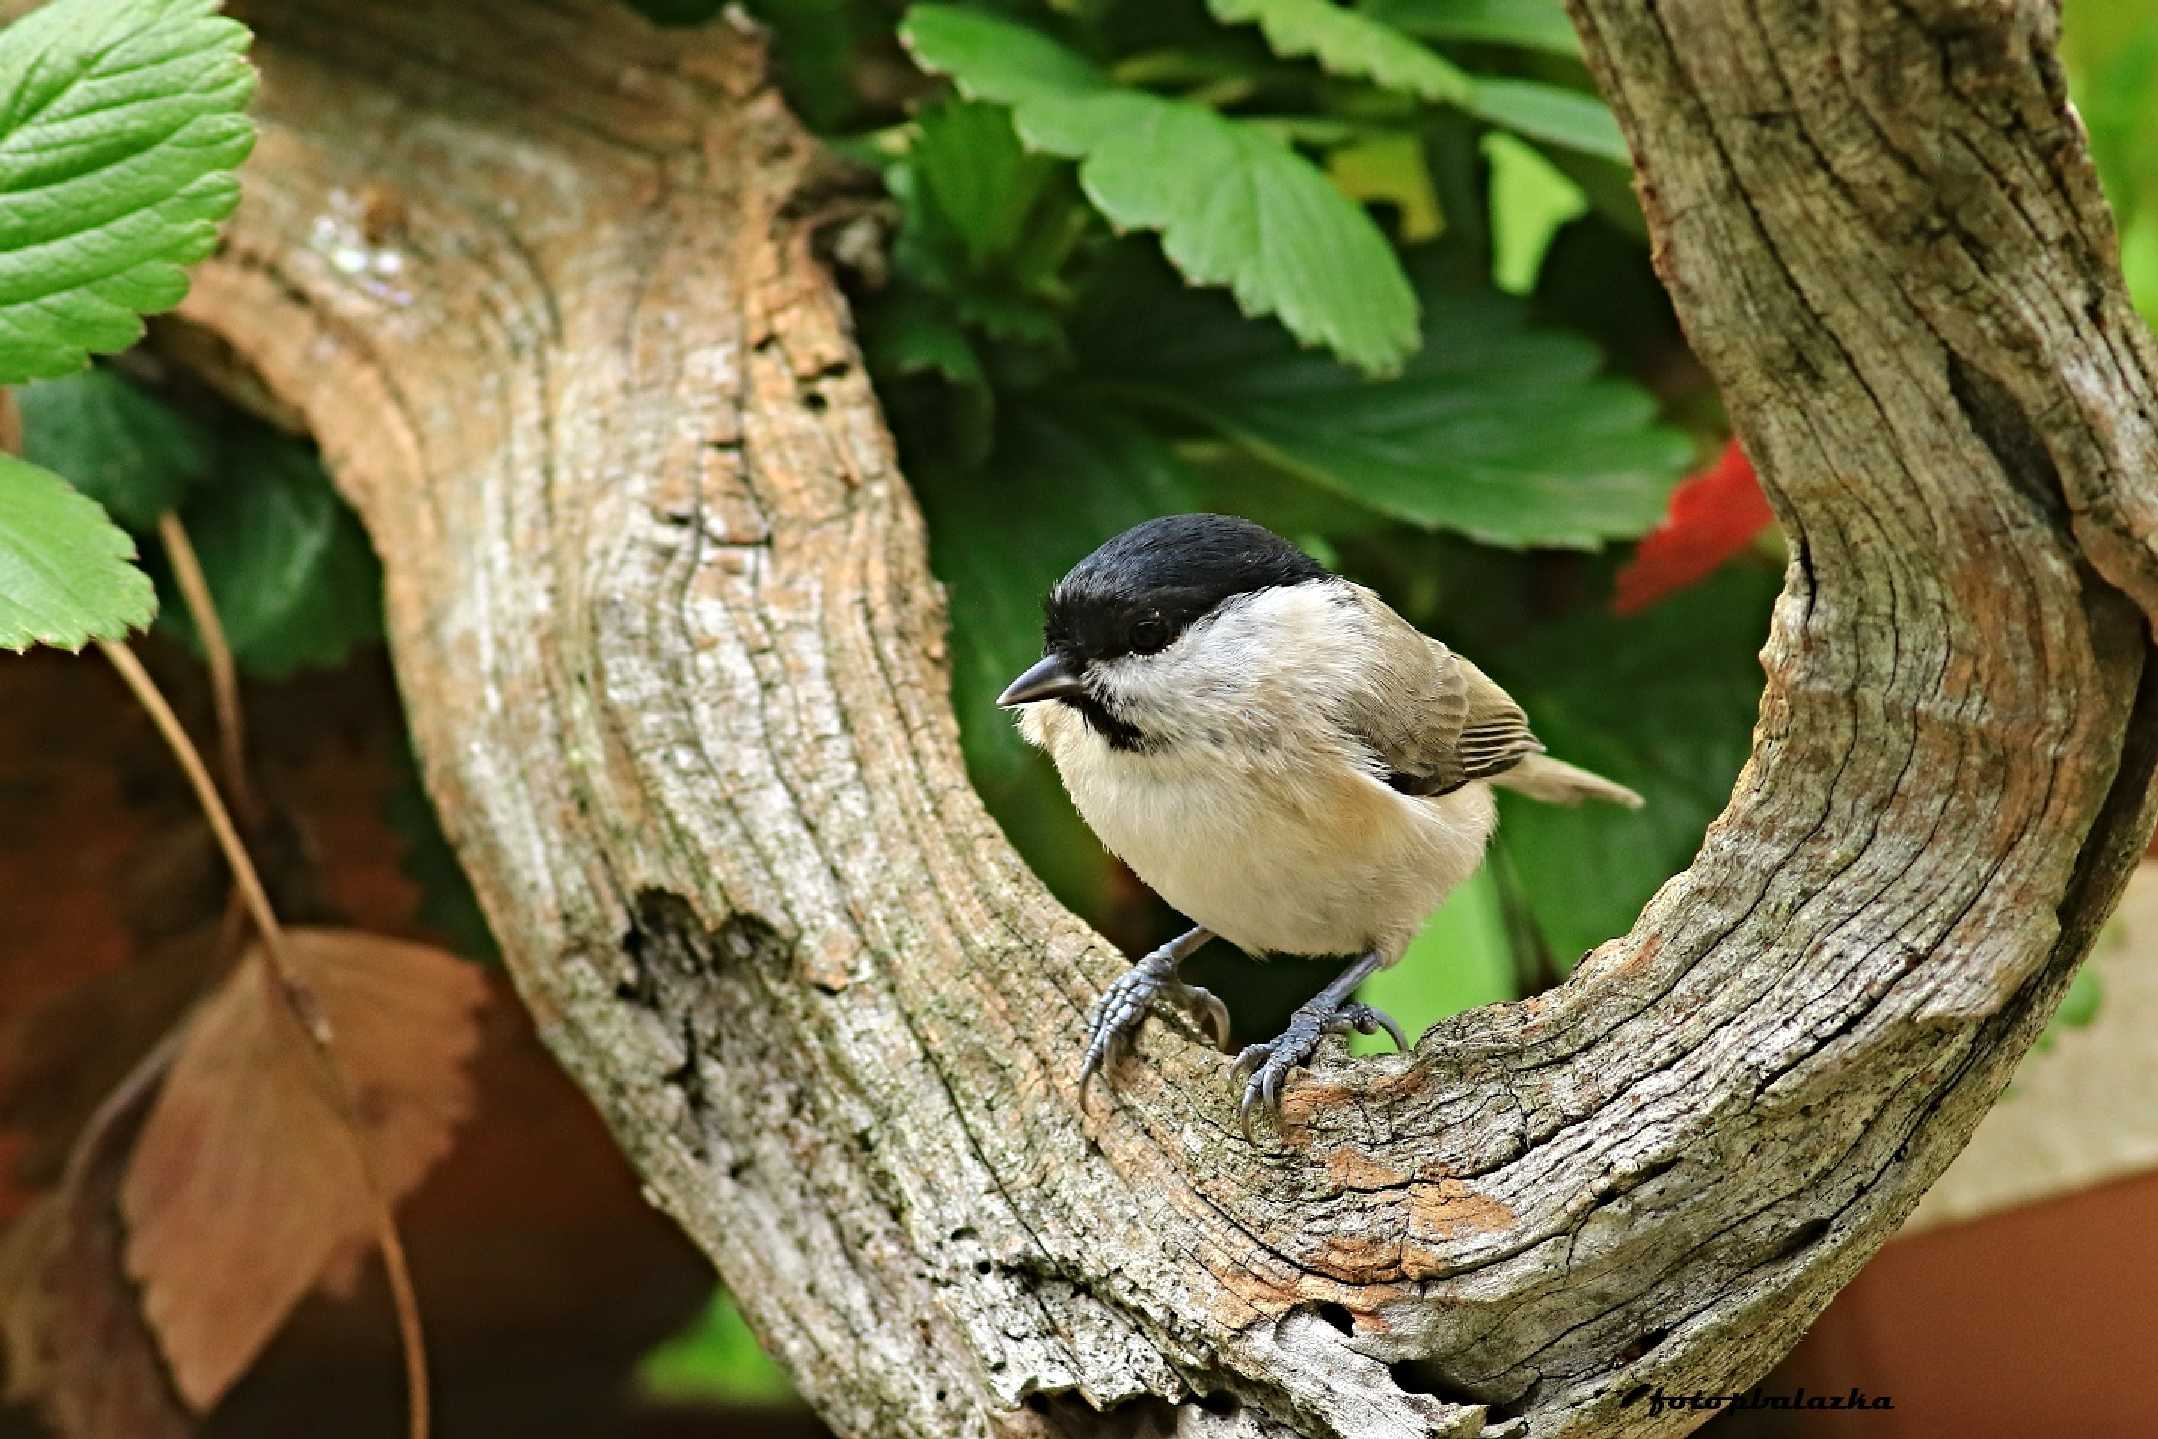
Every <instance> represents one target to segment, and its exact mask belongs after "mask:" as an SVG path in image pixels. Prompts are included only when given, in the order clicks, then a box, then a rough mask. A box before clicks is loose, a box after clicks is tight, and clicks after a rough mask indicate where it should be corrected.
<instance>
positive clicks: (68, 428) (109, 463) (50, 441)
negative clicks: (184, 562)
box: [16, 370, 213, 530]
mask: <svg viewBox="0 0 2158 1439" xmlns="http://www.w3.org/2000/svg"><path fill="white" fill-rule="evenodd" d="M16 398H17V400H18V401H19V402H20V404H21V406H22V420H23V451H22V452H23V458H24V459H26V460H29V461H31V462H32V463H33V464H39V465H43V466H44V467H45V468H47V469H49V470H52V471H53V472H54V473H56V474H62V475H65V476H67V478H68V480H69V481H70V482H71V483H73V484H74V486H75V488H76V489H78V490H81V491H82V492H83V493H84V494H86V495H88V496H90V498H92V499H94V500H96V501H97V502H98V503H99V504H101V505H103V506H104V507H105V508H106V510H107V511H109V512H110V513H111V514H112V515H113V517H114V518H116V519H118V520H119V521H120V523H121V524H123V525H126V526H127V527H128V528H129V529H132V530H147V529H151V528H154V527H155V526H156V524H157V517H158V516H159V515H162V514H164V513H165V512H166V511H167V510H171V509H177V508H178V507H179V504H180V501H181V499H182V497H183V496H185V495H186V493H187V488H188V486H189V485H191V484H193V483H194V482H195V481H196V480H199V479H201V478H202V477H203V476H204V475H205V474H207V473H209V469H210V455H211V448H212V443H213V442H212V439H211V436H210V434H209V432H208V431H207V430H205V429H204V428H203V426H202V425H201V424H199V423H198V422H196V421H195V420H193V419H192V418H190V417H189V416H187V415H184V414H182V413H181V412H180V411H178V410H176V409H174V408H173V407H172V406H170V405H168V404H166V403H165V402H164V401H163V400H162V399H160V398H158V397H157V396H156V395H154V394H152V393H151V392H150V391H148V390H145V389H143V388H142V387H141V386H140V385H137V384H133V383H131V382H130V381H129V380H127V379H126V378H125V377H123V376H121V375H117V374H114V373H113V372H112V371H110V370H84V371H82V372H81V373H80V374H74V375H66V376H63V377H62V378H60V379H57V380H40V381H38V382H37V383H36V384H32V385H25V386H24V387H23V388H22V389H21V390H20V391H18V392H17V395H16Z"/></svg>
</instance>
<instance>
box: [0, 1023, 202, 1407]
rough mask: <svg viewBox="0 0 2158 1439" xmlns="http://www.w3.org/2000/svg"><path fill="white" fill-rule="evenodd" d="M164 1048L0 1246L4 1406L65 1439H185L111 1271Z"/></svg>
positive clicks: (151, 1346)
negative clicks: (122, 1195) (36, 1413)
mask: <svg viewBox="0 0 2158 1439" xmlns="http://www.w3.org/2000/svg"><path fill="white" fill-rule="evenodd" d="M172 1054H173V1046H171V1045H164V1046H161V1047H160V1048H159V1049H158V1050H156V1051H153V1052H152V1054H151V1055H150V1056H149V1057H148V1058H146V1059H145V1060H144V1061H143V1063H142V1064H141V1065H140V1066H138V1068H137V1069H136V1071H135V1073H134V1074H132V1075H130V1076H129V1077H128V1078H127V1079H126V1080H123V1081H122V1083H121V1085H120V1087H119V1088H118V1089H116V1090H115V1091H114V1092H113V1094H112V1095H111V1096H110V1097H109V1098H108V1099H107V1100H106V1102H105V1103H104V1104H103V1105H102V1106H100V1107H99V1109H98V1111H97V1113H96V1114H95V1115H93V1116H92V1117H91V1119H90V1122H89V1123H88V1124H87V1125H86V1126H85V1127H84V1129H83V1132H82V1136H81V1138H80V1140H79V1142H78V1144H77V1147H76V1150H75V1154H74V1157H73V1158H72V1159H71V1161H70V1162H69V1165H68V1172H67V1178H66V1179H65V1181H64V1182H63V1183H62V1184H61V1186H60V1187H59V1188H58V1189H56V1190H54V1191H53V1192H51V1193H49V1194H46V1195H44V1196H42V1197H41V1198H39V1199H38V1201H37V1202H36V1203H35V1204H34V1205H32V1206H31V1207H30V1208H29V1209H27V1210H26V1211H24V1212H23V1214H22V1215H21V1216H20V1217H19V1218H17V1219H16V1221H15V1222H14V1223H13V1224H12V1225H10V1226H9V1228H8V1230H7V1233H6V1235H5V1237H0V1352H4V1353H5V1355H6V1358H7V1381H8V1382H7V1390H6V1397H7V1398H8V1399H11V1400H15V1401H18V1402H29V1401H35V1402H36V1403H37V1404H38V1406H39V1407H40V1408H41V1409H42V1410H43V1411H44V1414H45V1417H46V1419H47V1420H48V1421H50V1423H51V1424H52V1427H53V1428H54V1429H55V1430H56V1431H58V1432H59V1433H61V1434H63V1435H66V1436H68V1439H185V1436H187V1435H189V1434H192V1433H193V1432H194V1429H195V1425H194V1421H193V1420H192V1419H191V1418H190V1417H189V1416H188V1413H187V1411H186V1410H185V1409H184V1408H182V1407H181V1403H180V1397H179V1395H178V1394H176V1393H174V1391H173V1386H172V1380H171V1378H170V1376H169V1375H168V1374H167V1373H166V1370H165V1365H164V1362H163V1361H162V1360H161V1359H160V1358H159V1357H158V1349H157V1343H156V1339H155V1336H153V1335H152V1334H151V1332H150V1326H149V1324H148V1322H147V1321H145V1320H144V1318H143V1317H142V1312H141V1311H140V1310H139V1309H138V1308H136V1305H135V1290H134V1286H133V1285H131V1284H130V1283H129V1282H128V1279H127V1275H126V1273H125V1272H124V1271H123V1270H122V1268H121V1261H122V1257H123V1256H122V1250H123V1246H124V1244H125V1235H124V1234H123V1233H122V1232H121V1227H120V1202H119V1188H120V1181H121V1176H122V1174H123V1173H124V1172H125V1170H126V1167H127V1162H128V1151H129V1149H130V1147H131V1146H132V1145H133V1143H134V1140H135V1136H136V1134H137V1133H138V1132H140V1130H141V1129H142V1126H143V1123H144V1119H145V1117H146V1116H147V1115H148V1113H149V1111H150V1106H151V1102H152V1100H153V1099H154V1098H155V1097H156V1093H157V1081H158V1079H159V1077H160V1076H162V1075H163V1074H164V1073H165V1071H166V1066H167V1065H168V1064H169V1063H170V1061H171V1058H172Z"/></svg>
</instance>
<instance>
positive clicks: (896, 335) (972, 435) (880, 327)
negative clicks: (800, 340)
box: [862, 287, 996, 465]
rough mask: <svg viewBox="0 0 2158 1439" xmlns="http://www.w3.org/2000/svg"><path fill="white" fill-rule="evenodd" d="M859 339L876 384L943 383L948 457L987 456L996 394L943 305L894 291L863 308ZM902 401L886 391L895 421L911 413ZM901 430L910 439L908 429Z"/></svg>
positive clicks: (969, 461)
mask: <svg viewBox="0 0 2158 1439" xmlns="http://www.w3.org/2000/svg"><path fill="white" fill-rule="evenodd" d="M862 334H863V350H864V352H865V353H866V354H867V356H868V359H869V369H870V373H871V374H873V375H875V376H876V378H877V380H878V381H879V383H880V384H888V383H889V382H891V381H894V380H899V379H905V378H909V377H916V376H925V375H926V376H934V377H936V378H938V379H940V380H942V381H943V382H944V384H945V386H946V389H947V396H946V398H947V399H948V401H949V403H948V406H947V412H946V415H945V416H944V418H945V419H946V421H947V428H948V445H949V449H950V452H951V453H949V454H948V455H947V456H946V457H947V458H950V459H956V460H957V461H958V462H959V463H960V464H962V465H976V464H980V463H981V462H982V461H983V460H984V459H986V458H987V457H988V453H989V445H990V442H991V438H992V434H993V429H994V426H995V423H996V393H995V391H994V390H992V389H991V388H990V385H989V376H988V374H987V372H986V371H984V370H983V368H982V362H981V358H980V356H978V355H977V354H976V353H975V350H974V346H973V344H972V343H971V342H969V341H968V339H967V335H966V331H964V330H963V329H961V328H960V327H959V325H958V323H957V322H955V321H954V320H953V318H952V317H951V315H950V313H948V312H947V310H946V309H945V308H944V307H943V306H940V305H939V304H938V303H937V302H936V301H935V300H933V299H931V298H930V297H929V296H928V295H925V294H923V293H922V292H920V291H918V290H913V289H903V288H899V287H894V289H893V290H891V291H888V292H887V293H885V294H884V295H882V296H879V297H878V298H877V300H876V301H875V303H873V304H871V305H868V306H866V307H865V308H864V310H863V312H862ZM906 398H907V397H905V396H902V395H900V394H898V393H897V392H895V391H892V390H889V389H888V390H886V392H885V394H884V396H883V399H884V403H885V404H886V406H887V407H888V408H890V409H891V410H892V411H893V413H894V415H895V417H897V416H900V415H902V414H904V415H909V416H911V415H913V414H914V413H915V412H913V411H909V410H906V409H904V403H905V400H906ZM901 430H902V434H903V435H905V436H906V437H907V438H910V439H911V438H914V436H913V434H912V427H911V426H905V425H902V426H901ZM910 458H911V457H910Z"/></svg>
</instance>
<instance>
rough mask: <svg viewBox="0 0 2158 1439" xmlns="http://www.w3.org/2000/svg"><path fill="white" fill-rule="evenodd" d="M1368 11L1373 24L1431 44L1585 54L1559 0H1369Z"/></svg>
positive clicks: (1367, 3) (1366, 2)
mask: <svg viewBox="0 0 2158 1439" xmlns="http://www.w3.org/2000/svg"><path fill="white" fill-rule="evenodd" d="M1363 9H1364V13H1365V14H1367V15H1369V16H1371V18H1372V19H1374V20H1381V21H1384V22H1385V23H1387V24H1389V25H1392V26H1394V27H1395V28H1396V29H1399V30H1405V31H1407V32H1408V33H1409V34H1411V35H1420V36H1422V37H1423V38H1424V39H1426V40H1460V41H1468V42H1471V43H1476V44H1486V45H1512V46H1516V47H1518V48H1520V49H1523V50H1542V51H1545V52H1547V53H1549V54H1552V55H1566V56H1573V57H1578V56H1579V55H1580V54H1581V37H1580V36H1578V35H1576V34H1575V33H1574V27H1573V22H1572V21H1570V20H1568V19H1567V18H1566V7H1565V6H1564V5H1562V4H1560V3H1559V0H1365V4H1364V7H1363Z"/></svg>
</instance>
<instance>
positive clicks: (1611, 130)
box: [1466, 79, 1633, 165]
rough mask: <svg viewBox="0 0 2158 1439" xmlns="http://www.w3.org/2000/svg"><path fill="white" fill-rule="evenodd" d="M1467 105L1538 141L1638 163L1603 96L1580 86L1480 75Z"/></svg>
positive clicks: (1494, 121) (1476, 111)
mask: <svg viewBox="0 0 2158 1439" xmlns="http://www.w3.org/2000/svg"><path fill="white" fill-rule="evenodd" d="M1466 108H1467V109H1468V111H1469V112H1470V113H1471V114H1473V115H1478V116H1481V117H1482V118H1484V119H1486V120H1489V121H1490V122H1491V123H1492V124H1494V125H1503V126H1505V127H1506V128H1507V129H1509V130H1514V131H1518V132H1519V133H1521V134H1523V135H1526V136H1528V137H1529V138H1530V139H1532V140H1548V141H1550V142H1551V143H1552V144H1554V145H1564V146H1565V147H1566V148H1568V149H1569V150H1579V151H1581V152H1582V153H1583V154H1585V155H1598V156H1601V157H1602V158H1604V159H1606V160H1616V161H1618V163H1619V164H1621V165H1631V164H1632V163H1633V154H1632V152H1631V151H1629V150H1628V149H1627V148H1626V137H1625V136H1624V135H1623V134H1621V133H1620V132H1619V125H1618V121H1617V120H1615V119H1613V118H1612V115H1611V112H1610V111H1609V110H1608V109H1606V108H1604V103H1603V101H1601V100H1599V99H1597V98H1596V97H1595V96H1594V95H1584V94H1582V93H1581V92H1580V91H1579V90H1568V89H1565V88H1564V87H1562V86H1558V85H1545V84H1542V83H1540V82H1538V81H1535V80H1487V79H1479V80H1478V81H1477V82H1476V89H1475V91H1474V93H1473V94H1471V96H1470V97H1469V101H1468V104H1467V106H1466Z"/></svg>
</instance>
